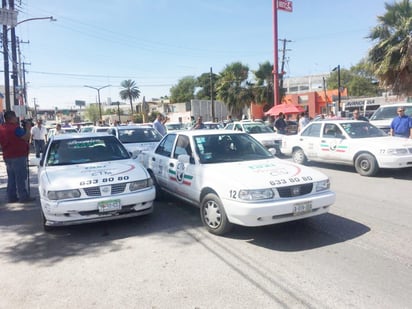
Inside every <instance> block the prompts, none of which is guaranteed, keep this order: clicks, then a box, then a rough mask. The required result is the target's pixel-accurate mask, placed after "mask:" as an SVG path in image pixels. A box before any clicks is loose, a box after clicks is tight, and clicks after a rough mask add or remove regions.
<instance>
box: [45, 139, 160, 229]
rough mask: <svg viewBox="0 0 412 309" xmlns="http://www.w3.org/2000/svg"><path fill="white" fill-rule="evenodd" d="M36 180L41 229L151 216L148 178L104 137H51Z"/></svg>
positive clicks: (122, 149) (151, 193) (152, 193)
mask: <svg viewBox="0 0 412 309" xmlns="http://www.w3.org/2000/svg"><path fill="white" fill-rule="evenodd" d="M38 180H39V194H40V202H41V211H42V215H43V220H44V222H43V223H44V228H45V230H50V229H51V228H52V227H56V226H62V225H70V224H80V223H86V222H95V221H102V220H110V219H117V218H124V217H132V216H139V215H145V214H149V213H151V212H152V211H153V200H154V199H155V194H156V191H155V187H154V186H153V182H152V179H151V177H150V175H149V174H148V172H147V170H146V169H145V168H144V167H143V166H142V165H141V164H140V163H138V162H136V160H134V159H133V158H132V157H131V156H130V154H129V152H128V151H127V150H126V148H125V147H124V146H123V145H122V144H121V142H120V141H119V140H118V139H117V138H116V137H114V136H112V135H108V134H107V133H78V134H62V135H55V136H52V137H51V138H50V140H49V141H48V143H47V145H46V150H45V153H44V156H43V157H42V158H41V160H40V162H39V169H38Z"/></svg>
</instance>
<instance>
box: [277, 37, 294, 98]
mask: <svg viewBox="0 0 412 309" xmlns="http://www.w3.org/2000/svg"><path fill="white" fill-rule="evenodd" d="M279 41H283V48H282V66H281V68H280V73H279V77H280V81H279V93H280V96H279V99H282V96H283V94H284V93H283V80H284V74H285V71H284V70H285V59H286V51H290V49H286V43H289V42H292V41H291V40H286V39H283V40H279ZM280 101H281V100H280Z"/></svg>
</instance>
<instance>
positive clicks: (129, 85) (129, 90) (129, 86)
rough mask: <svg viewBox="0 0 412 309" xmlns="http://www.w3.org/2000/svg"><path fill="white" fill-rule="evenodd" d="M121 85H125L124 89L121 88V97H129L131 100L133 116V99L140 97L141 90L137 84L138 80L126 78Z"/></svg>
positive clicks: (124, 98)
mask: <svg viewBox="0 0 412 309" xmlns="http://www.w3.org/2000/svg"><path fill="white" fill-rule="evenodd" d="M120 86H122V87H123V89H122V90H120V93H119V95H120V98H121V99H122V100H127V99H129V101H130V108H131V113H132V116H133V100H135V99H138V98H139V97H140V90H139V87H137V86H136V82H135V81H134V80H131V79H127V80H124V81H122V82H121V83H120Z"/></svg>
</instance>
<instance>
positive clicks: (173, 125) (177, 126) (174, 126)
mask: <svg viewBox="0 0 412 309" xmlns="http://www.w3.org/2000/svg"><path fill="white" fill-rule="evenodd" d="M165 126H166V130H167V132H171V131H176V130H183V129H184V128H185V127H184V124H183V123H182V122H166V123H165Z"/></svg>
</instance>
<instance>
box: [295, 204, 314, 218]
mask: <svg viewBox="0 0 412 309" xmlns="http://www.w3.org/2000/svg"><path fill="white" fill-rule="evenodd" d="M311 211H312V202H311V201H308V202H302V203H296V204H295V205H293V215H294V216H299V215H303V214H306V213H308V212H311Z"/></svg>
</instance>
